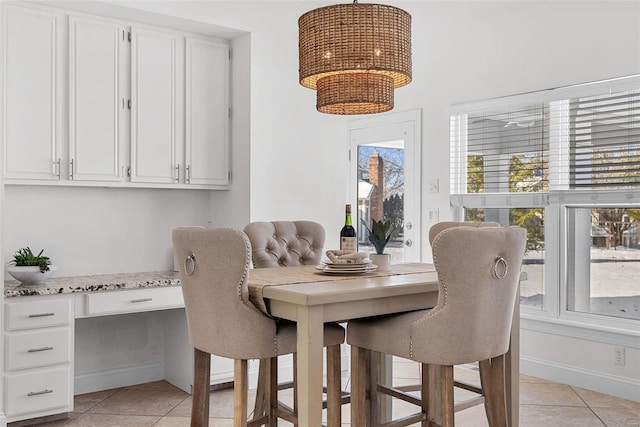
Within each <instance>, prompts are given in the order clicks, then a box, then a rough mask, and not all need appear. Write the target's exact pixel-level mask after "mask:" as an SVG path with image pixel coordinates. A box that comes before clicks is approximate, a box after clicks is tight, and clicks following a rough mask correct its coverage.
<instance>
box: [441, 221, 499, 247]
mask: <svg viewBox="0 0 640 427" xmlns="http://www.w3.org/2000/svg"><path fill="white" fill-rule="evenodd" d="M451 227H500V224H498V223H497V222H478V221H442V222H438V223H436V224H433V226H432V227H431V228H430V229H429V244H430V245H433V239H435V238H436V236H437V235H438V234H439V233H440V232H441V231H444V230H446V229H447V228H451Z"/></svg>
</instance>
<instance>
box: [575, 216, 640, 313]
mask: <svg viewBox="0 0 640 427" xmlns="http://www.w3.org/2000/svg"><path fill="white" fill-rule="evenodd" d="M567 235H568V242H567V254H568V261H569V266H568V272H567V276H568V277H567V282H568V286H567V307H566V308H567V310H569V311H577V312H581V313H593V314H600V315H605V316H613V317H621V318H627V319H640V279H639V278H640V242H639V240H640V239H639V237H640V207H626V208H620V207H616V208H613V207H602V208H600V207H598V208H596V207H580V208H568V234H567Z"/></svg>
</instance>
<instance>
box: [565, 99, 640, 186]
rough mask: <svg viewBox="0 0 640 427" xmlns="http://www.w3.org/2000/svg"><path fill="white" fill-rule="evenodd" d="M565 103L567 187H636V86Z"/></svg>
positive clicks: (639, 136) (639, 124) (639, 168)
mask: <svg viewBox="0 0 640 427" xmlns="http://www.w3.org/2000/svg"><path fill="white" fill-rule="evenodd" d="M569 105H570V108H569V119H570V120H569V123H570V127H569V141H570V145H569V157H568V158H569V183H570V188H620V187H623V188H624V187H640V90H638V89H636V90H629V91H625V92H617V93H611V94H606V95H596V96H585V97H579V98H574V99H571V101H570V104H569Z"/></svg>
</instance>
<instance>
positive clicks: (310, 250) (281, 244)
mask: <svg viewBox="0 0 640 427" xmlns="http://www.w3.org/2000/svg"><path fill="white" fill-rule="evenodd" d="M244 232H245V233H246V234H247V236H248V237H249V240H250V241H251V248H252V250H251V254H252V259H253V266H254V267H255V268H264V267H292V266H296V265H313V264H319V263H320V260H321V259H322V250H323V247H324V241H325V236H326V234H325V231H324V227H323V226H322V225H320V224H318V223H317V222H313V221H271V222H266V221H259V222H252V223H249V224H248V225H247V226H246V227H245V228H244Z"/></svg>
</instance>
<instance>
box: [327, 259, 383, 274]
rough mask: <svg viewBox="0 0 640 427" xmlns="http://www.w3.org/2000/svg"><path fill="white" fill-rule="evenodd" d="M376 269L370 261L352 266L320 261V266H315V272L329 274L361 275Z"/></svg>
mask: <svg viewBox="0 0 640 427" xmlns="http://www.w3.org/2000/svg"><path fill="white" fill-rule="evenodd" d="M376 268H378V266H377V265H375V264H373V263H372V262H371V260H370V259H368V260H366V262H360V263H352V264H336V263H332V262H330V261H322V265H316V270H320V271H322V272H323V273H329V274H362V273H368V272H370V271H374V270H375V269H376Z"/></svg>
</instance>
